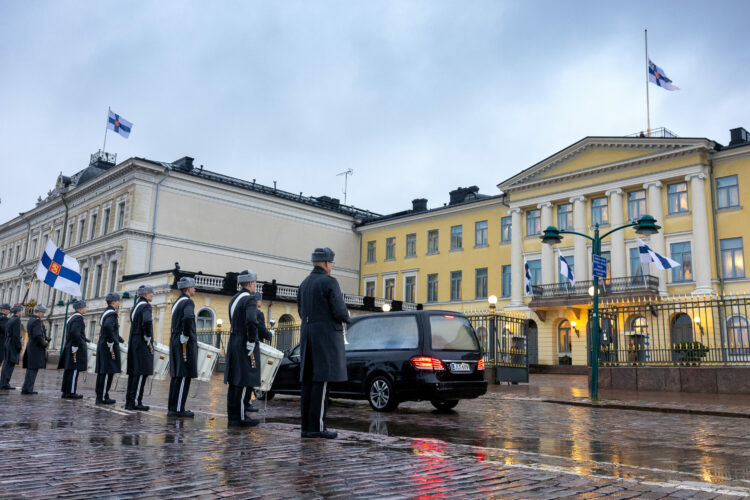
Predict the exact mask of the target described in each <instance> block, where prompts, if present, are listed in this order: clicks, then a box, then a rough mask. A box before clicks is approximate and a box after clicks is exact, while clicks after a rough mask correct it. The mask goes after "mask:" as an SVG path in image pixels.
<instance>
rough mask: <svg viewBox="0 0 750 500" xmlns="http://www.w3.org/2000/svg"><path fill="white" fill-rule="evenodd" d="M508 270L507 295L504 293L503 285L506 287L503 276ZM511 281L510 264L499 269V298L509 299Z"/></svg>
mask: <svg viewBox="0 0 750 500" xmlns="http://www.w3.org/2000/svg"><path fill="white" fill-rule="evenodd" d="M506 269H508V276H507V285H508V293H507V294H506V293H505V285H506V276H505V270H506ZM512 279H513V272H512V267H511V265H510V264H508V265H505V266H502V267H500V296H501V297H510V294H511V280H512Z"/></svg>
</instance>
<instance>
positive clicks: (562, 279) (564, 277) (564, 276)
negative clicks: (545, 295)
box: [557, 255, 576, 285]
mask: <svg viewBox="0 0 750 500" xmlns="http://www.w3.org/2000/svg"><path fill="white" fill-rule="evenodd" d="M564 257H565V261H566V262H567V263H568V266H569V267H570V270H571V272H575V271H574V270H575V261H576V256H575V255H564ZM557 260H558V267H559V270H560V283H566V284H568V285H569V284H570V280H569V279H568V275H567V274H563V272H562V271H563V269H562V262H561V261H560V259H557ZM574 276H575V274H574Z"/></svg>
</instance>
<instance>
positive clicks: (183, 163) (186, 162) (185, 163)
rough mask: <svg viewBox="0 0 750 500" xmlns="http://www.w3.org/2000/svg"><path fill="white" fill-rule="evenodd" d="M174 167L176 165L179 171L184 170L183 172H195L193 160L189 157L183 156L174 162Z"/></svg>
mask: <svg viewBox="0 0 750 500" xmlns="http://www.w3.org/2000/svg"><path fill="white" fill-rule="evenodd" d="M172 165H174V166H175V168H176V169H177V170H182V171H183V172H190V171H192V170H193V159H192V158H190V157H189V156H183V157H182V158H180V159H179V160H175V161H173V162H172Z"/></svg>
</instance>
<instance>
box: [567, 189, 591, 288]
mask: <svg viewBox="0 0 750 500" xmlns="http://www.w3.org/2000/svg"><path fill="white" fill-rule="evenodd" d="M570 202H571V203H572V204H573V230H574V231H576V232H579V233H583V234H588V231H586V197H585V196H574V197H573V198H571V199H570ZM570 237H572V238H573V239H574V240H575V251H574V253H573V255H574V256H575V263H574V264H573V274H575V278H576V283H581V282H583V281H588V279H589V264H588V262H589V256H588V251H587V250H586V244H587V243H588V241H589V240H587V239H585V238H582V237H581V236H575V235H571V236H570Z"/></svg>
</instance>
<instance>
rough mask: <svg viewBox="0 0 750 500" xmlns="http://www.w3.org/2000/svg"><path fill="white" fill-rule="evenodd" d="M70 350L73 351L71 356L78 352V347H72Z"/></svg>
mask: <svg viewBox="0 0 750 500" xmlns="http://www.w3.org/2000/svg"><path fill="white" fill-rule="evenodd" d="M70 350H71V351H73V354H75V353H77V352H78V347H77V346H73V347H71V348H70Z"/></svg>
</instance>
